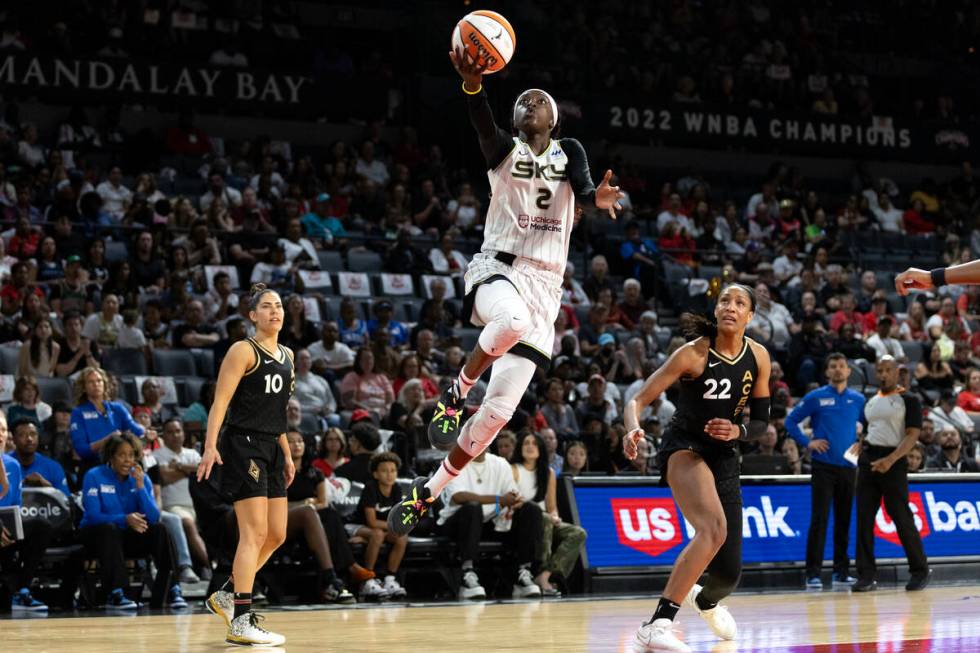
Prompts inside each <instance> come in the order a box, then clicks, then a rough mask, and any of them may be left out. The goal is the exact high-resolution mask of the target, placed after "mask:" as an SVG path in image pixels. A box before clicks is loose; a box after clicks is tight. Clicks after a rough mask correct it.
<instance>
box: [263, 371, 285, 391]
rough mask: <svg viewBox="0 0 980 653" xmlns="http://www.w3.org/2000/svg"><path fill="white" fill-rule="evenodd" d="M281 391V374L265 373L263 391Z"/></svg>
mask: <svg viewBox="0 0 980 653" xmlns="http://www.w3.org/2000/svg"><path fill="white" fill-rule="evenodd" d="M273 392H276V393H278V392H282V376H280V375H279V374H266V375H265V393H266V394H270V393H273Z"/></svg>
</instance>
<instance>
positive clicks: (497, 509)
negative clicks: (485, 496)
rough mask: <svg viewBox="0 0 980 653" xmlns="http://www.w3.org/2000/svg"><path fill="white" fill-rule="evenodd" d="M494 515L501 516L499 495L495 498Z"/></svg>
mask: <svg viewBox="0 0 980 653" xmlns="http://www.w3.org/2000/svg"><path fill="white" fill-rule="evenodd" d="M493 514H495V515H499V514H500V495H499V494H498V495H496V496H495V497H494V498H493Z"/></svg>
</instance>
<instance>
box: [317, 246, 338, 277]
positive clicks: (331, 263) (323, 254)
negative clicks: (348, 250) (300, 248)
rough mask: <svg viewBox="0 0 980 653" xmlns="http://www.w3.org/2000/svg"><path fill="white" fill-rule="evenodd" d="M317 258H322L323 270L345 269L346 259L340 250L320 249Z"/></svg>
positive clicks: (321, 267)
mask: <svg viewBox="0 0 980 653" xmlns="http://www.w3.org/2000/svg"><path fill="white" fill-rule="evenodd" d="M317 258H318V259H320V269H321V270H326V271H327V272H340V271H341V270H343V269H344V259H343V257H342V256H341V255H340V252H335V251H333V250H329V249H324V250H320V251H319V252H317Z"/></svg>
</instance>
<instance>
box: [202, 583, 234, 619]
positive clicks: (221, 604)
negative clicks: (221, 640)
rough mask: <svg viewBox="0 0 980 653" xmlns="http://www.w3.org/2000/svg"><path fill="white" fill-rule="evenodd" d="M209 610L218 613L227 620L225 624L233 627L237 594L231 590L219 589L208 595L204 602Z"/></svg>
mask: <svg viewBox="0 0 980 653" xmlns="http://www.w3.org/2000/svg"><path fill="white" fill-rule="evenodd" d="M204 605H205V606H207V609H208V612H210V613H211V614H216V615H218V616H219V617H221V618H222V619H224V620H225V626H226V627H228V628H230V627H231V620H232V618H233V617H234V616H235V595H234V594H232V593H231V592H225V591H223V590H218V591H217V592H215V593H214V594H212V595H211V596H209V597H208V600H207V601H205V602H204Z"/></svg>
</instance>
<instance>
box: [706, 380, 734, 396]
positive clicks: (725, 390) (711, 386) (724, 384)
mask: <svg viewBox="0 0 980 653" xmlns="http://www.w3.org/2000/svg"><path fill="white" fill-rule="evenodd" d="M704 384H705V385H706V386H708V389H707V390H705V391H704V398H705V399H731V398H732V382H731V381H729V380H728V379H722V380H721V382H720V383H719V382H718V381H715V380H714V379H705V381H704ZM719 389H720V390H721V391H720V392H718V393H717V394H715V390H719Z"/></svg>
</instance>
